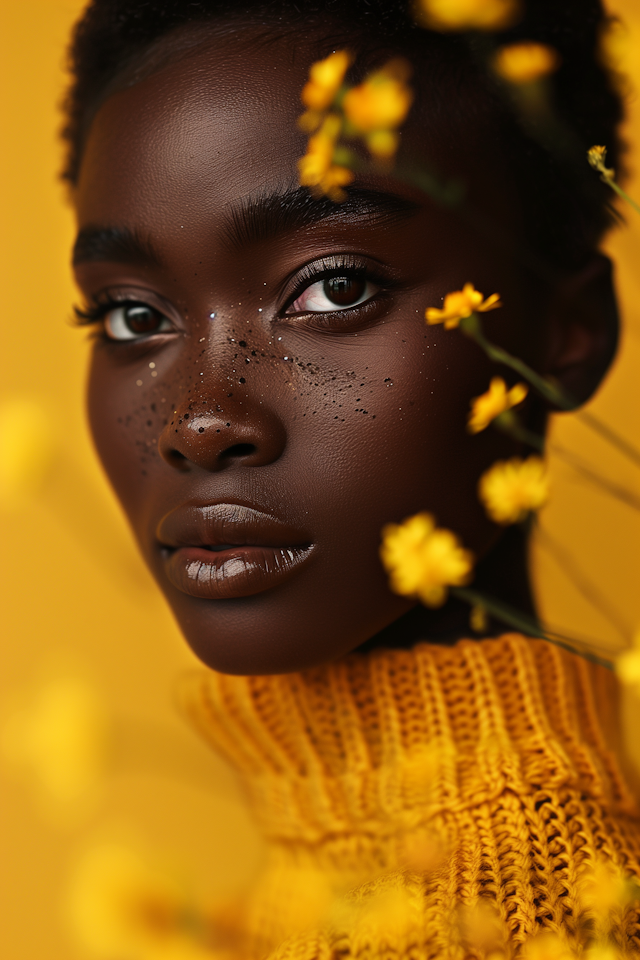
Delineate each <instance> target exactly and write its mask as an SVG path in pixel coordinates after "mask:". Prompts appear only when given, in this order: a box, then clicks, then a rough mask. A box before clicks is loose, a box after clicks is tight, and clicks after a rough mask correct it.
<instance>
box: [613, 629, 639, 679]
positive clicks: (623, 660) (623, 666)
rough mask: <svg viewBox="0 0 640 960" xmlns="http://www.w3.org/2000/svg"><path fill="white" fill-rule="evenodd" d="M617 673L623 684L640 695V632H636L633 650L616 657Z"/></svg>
mask: <svg viewBox="0 0 640 960" xmlns="http://www.w3.org/2000/svg"><path fill="white" fill-rule="evenodd" d="M615 671H616V673H617V675H618V677H619V678H620V682H621V683H623V684H624V685H625V686H627V687H631V688H632V689H633V690H635V692H636V693H637V694H640V630H638V631H637V632H636V635H635V636H634V638H633V644H632V646H631V648H630V649H629V650H625V651H624V653H621V654H620V655H619V656H618V657H616V661H615Z"/></svg>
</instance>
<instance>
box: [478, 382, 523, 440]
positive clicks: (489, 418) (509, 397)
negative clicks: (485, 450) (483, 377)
mask: <svg viewBox="0 0 640 960" xmlns="http://www.w3.org/2000/svg"><path fill="white" fill-rule="evenodd" d="M528 392H529V388H528V387H527V386H526V384H524V383H516V384H515V386H513V387H511V389H510V390H507V385H506V383H505V382H504V380H503V379H502V377H492V379H491V383H490V384H489V389H488V390H487V392H486V393H483V394H482V395H481V396H479V397H476V398H475V399H474V400H473V401H472V402H471V410H470V411H469V420H468V423H467V429H468V430H469V433H480V431H481V430H485V429H486V428H487V427H488V426H489V424H490V423H492V422H493V421H494V420H495V419H496V417H499V416H500V415H501V414H503V413H505V412H506V411H507V410H510V409H511V408H512V407H516V406H517V405H518V404H519V403H522V401H523V400H524V398H525V397H526V395H527V393H528Z"/></svg>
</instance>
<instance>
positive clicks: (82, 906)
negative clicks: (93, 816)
mask: <svg viewBox="0 0 640 960" xmlns="http://www.w3.org/2000/svg"><path fill="white" fill-rule="evenodd" d="M66 913H67V919H68V922H69V924H70V929H71V932H72V933H73V935H74V936H75V938H76V939H77V941H78V942H79V944H80V945H81V946H82V947H83V948H84V949H85V950H87V951H89V952H90V954H91V955H92V956H95V957H101V958H104V960H111V958H112V957H116V956H117V957H119V958H120V957H121V958H122V960H206V958H208V960H212V957H213V956H214V954H212V953H211V951H210V950H208V949H206V946H205V944H203V943H200V942H199V941H198V931H199V927H198V914H197V912H196V911H194V908H193V905H192V903H191V902H190V901H189V899H188V898H187V897H186V896H185V893H184V890H183V889H182V886H181V885H180V883H178V882H177V881H176V880H175V878H173V877H172V876H171V874H170V873H169V872H166V871H163V870H161V869H157V868H156V867H154V866H150V865H149V864H148V863H147V862H145V861H144V859H143V858H142V857H141V856H140V855H139V854H138V853H136V852H134V851H133V850H131V849H130V848H128V847H126V846H122V845H116V844H103V845H97V846H95V847H93V848H90V849H88V850H87V851H86V853H85V855H84V857H83V858H82V859H81V860H80V862H79V863H78V865H77V868H76V871H75V874H74V876H73V877H72V881H71V885H70V888H69V890H68V896H67V901H66Z"/></svg>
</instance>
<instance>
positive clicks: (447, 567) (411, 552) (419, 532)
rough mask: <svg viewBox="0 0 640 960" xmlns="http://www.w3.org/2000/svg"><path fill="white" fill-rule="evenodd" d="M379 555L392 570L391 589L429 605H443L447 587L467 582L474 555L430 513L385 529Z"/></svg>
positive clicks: (417, 515)
mask: <svg viewBox="0 0 640 960" xmlns="http://www.w3.org/2000/svg"><path fill="white" fill-rule="evenodd" d="M380 556H381V558H382V563H383V564H384V566H385V569H386V570H387V572H388V573H389V577H390V581H391V589H392V590H393V591H394V592H395V593H399V594H401V595H402V596H409V597H419V598H420V600H421V601H422V602H423V603H424V604H426V605H427V606H428V607H439V606H441V605H442V604H443V603H444V601H445V600H446V597H447V587H450V586H462V585H463V584H465V583H468V582H469V580H470V577H471V570H472V567H473V562H474V561H473V554H472V553H471V552H470V551H469V550H465V549H464V548H463V547H462V546H461V545H460V541H459V540H458V538H457V537H456V536H455V534H453V533H452V532H451V531H450V530H444V529H439V528H438V527H436V524H435V520H434V518H433V517H432V516H431V514H429V513H418V514H416V515H415V516H413V517H409V518H408V519H407V520H405V521H404V523H401V524H395V523H390V524H387V526H385V527H384V528H383V530H382V546H381V548H380Z"/></svg>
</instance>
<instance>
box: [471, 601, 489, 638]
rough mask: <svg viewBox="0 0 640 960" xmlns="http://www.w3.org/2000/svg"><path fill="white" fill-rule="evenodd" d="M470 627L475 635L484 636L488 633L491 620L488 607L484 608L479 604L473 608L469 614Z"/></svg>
mask: <svg viewBox="0 0 640 960" xmlns="http://www.w3.org/2000/svg"><path fill="white" fill-rule="evenodd" d="M469 626H470V627H471V629H472V630H473V632H474V633H479V634H483V633H486V632H487V630H488V629H489V618H488V616H487V610H486V607H483V606H482V605H481V604H479V603H478V604H476V605H475V606H473V607H471V612H470V614H469Z"/></svg>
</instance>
